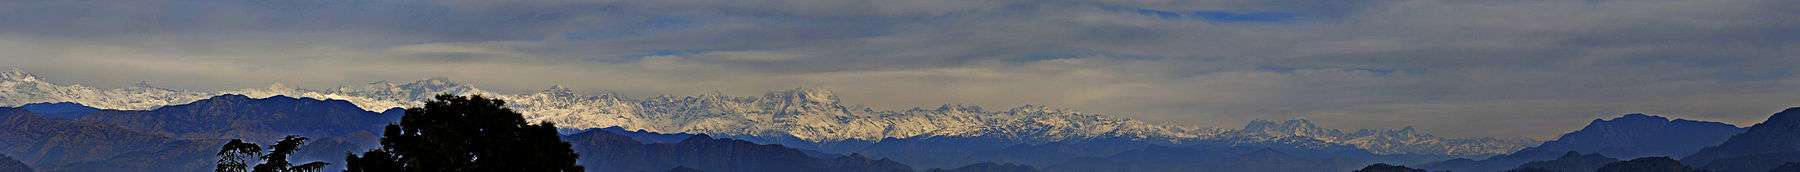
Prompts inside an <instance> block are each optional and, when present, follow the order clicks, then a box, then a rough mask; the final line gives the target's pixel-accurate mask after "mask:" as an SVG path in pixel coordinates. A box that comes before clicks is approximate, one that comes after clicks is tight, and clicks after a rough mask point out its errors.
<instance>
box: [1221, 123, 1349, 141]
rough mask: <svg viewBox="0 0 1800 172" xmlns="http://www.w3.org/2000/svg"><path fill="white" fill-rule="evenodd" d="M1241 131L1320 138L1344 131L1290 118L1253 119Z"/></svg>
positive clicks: (1333, 135)
mask: <svg viewBox="0 0 1800 172" xmlns="http://www.w3.org/2000/svg"><path fill="white" fill-rule="evenodd" d="M1242 131H1243V132H1247V133H1255V134H1265V135H1269V136H1276V137H1313V138H1320V137H1321V136H1325V137H1335V136H1340V135H1344V133H1343V132H1342V131H1338V130H1337V129H1329V128H1324V127H1319V125H1317V124H1313V122H1312V121H1308V120H1306V119H1292V120H1287V121H1282V122H1280V123H1276V122H1272V121H1266V120H1255V121H1250V123H1249V124H1246V125H1244V129H1243V130H1242ZM1327 139H1329V138H1327Z"/></svg>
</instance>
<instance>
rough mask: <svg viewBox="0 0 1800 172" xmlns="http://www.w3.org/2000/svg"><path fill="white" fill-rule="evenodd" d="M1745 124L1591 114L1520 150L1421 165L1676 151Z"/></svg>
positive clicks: (1472, 165) (1494, 166) (1482, 165)
mask: <svg viewBox="0 0 1800 172" xmlns="http://www.w3.org/2000/svg"><path fill="white" fill-rule="evenodd" d="M1743 132H1744V129H1743V128H1738V127H1737V126H1734V125H1731V124H1725V123H1719V122H1708V121H1695V120H1686V119H1669V118H1666V117H1661V116H1653V115H1645V114H1626V115H1622V116H1620V117H1617V118H1612V119H1594V120H1593V121H1592V122H1589V123H1588V125H1587V126H1586V127H1582V129H1580V130H1576V131H1572V132H1569V133H1566V134H1563V135H1562V136H1560V137H1558V138H1557V139H1556V140H1552V141H1548V142H1544V143H1543V144H1539V145H1538V146H1534V147H1529V148H1525V149H1522V150H1519V151H1518V152H1513V153H1510V154H1506V155H1501V156H1495V157H1492V158H1487V159H1482V160H1472V159H1453V160H1447V161H1442V162H1435V163H1429V164H1423V165H1419V166H1418V167H1420V168H1425V169H1430V170H1450V171H1502V170H1507V169H1512V168H1514V167H1516V166H1518V165H1520V164H1525V163H1527V162H1531V161H1542V160H1552V159H1556V158H1558V157H1559V156H1560V155H1566V154H1567V153H1568V152H1570V151H1574V152H1587V153H1593V154H1599V155H1605V156H1607V157H1617V158H1638V157H1651V156H1661V157H1680V156H1684V155H1687V154H1691V153H1693V152H1694V151H1697V150H1700V148H1704V147H1707V146H1712V145H1717V144H1719V143H1721V142H1724V141H1725V139H1726V138H1727V137H1730V136H1731V135H1734V134H1738V133H1743Z"/></svg>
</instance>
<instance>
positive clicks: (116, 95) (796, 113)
mask: <svg viewBox="0 0 1800 172" xmlns="http://www.w3.org/2000/svg"><path fill="white" fill-rule="evenodd" d="M219 94H242V95H246V96H249V97H253V98H263V97H271V96H276V95H285V96H290V97H310V98H318V99H337V100H345V101H350V102H352V103H355V104H356V105H357V106H359V107H361V108H363V109H366V110H369V111H376V112H379V111H383V110H386V109H389V108H394V107H411V106H416V105H421V104H423V103H424V101H426V100H430V99H432V98H433V97H434V96H436V95H439V94H451V95H486V96H493V97H497V98H501V99H503V100H506V101H507V102H508V106H509V107H511V108H513V109H514V110H518V111H520V112H521V113H523V114H525V115H526V118H527V119H528V120H531V121H541V122H554V123H556V124H557V125H558V126H559V127H566V128H604V127H612V126H619V127H623V128H625V129H629V130H639V129H642V130H646V131H654V132H664V133H674V132H687V133H707V134H716V135H752V136H792V137H795V138H799V139H805V140H812V141H834V140H848V139H856V140H880V139H883V138H909V137H922V136H951V137H995V138H1014V139H1037V140H1065V139H1082V138H1099V137H1124V138H1135V139H1146V140H1165V141H1184V140H1195V139H1237V140H1242V141H1284V140H1285V141H1290V142H1291V141H1295V140H1317V142H1320V143H1325V144H1348V145H1356V146H1357V147H1359V148H1364V149H1370V150H1371V152H1376V153H1384V154H1385V153H1418V154H1450V155H1483V154H1497V153H1505V152H1510V151H1513V150H1517V149H1518V148H1519V147H1523V145H1524V144H1523V143H1514V142H1506V141H1501V140H1493V139H1487V140H1482V139H1448V138H1439V137H1433V136H1430V135H1424V134H1418V133H1414V132H1413V131H1412V130H1410V129H1403V130H1401V131H1374V130H1364V131H1359V132H1357V133H1344V132H1341V131H1338V130H1335V129H1324V128H1318V127H1317V126H1313V125H1311V123H1310V122H1307V121H1297V122H1296V121H1288V122H1286V123H1282V124H1275V123H1272V122H1268V121H1258V122H1253V123H1251V124H1250V125H1248V126H1246V127H1245V128H1244V129H1242V130H1229V129H1220V128H1203V127H1185V126H1175V125H1160V124H1150V123H1145V122H1142V121H1137V120H1131V119H1124V118H1114V117H1109V116H1104V115H1099V114H1093V113H1085V112H1079V111H1073V110H1067V109H1055V108H1050V107H1045V106H1037V105H1026V106H1021V107H1016V108H1011V109H1005V110H995V111H990V110H984V109H982V108H981V107H976V106H968V105H943V106H941V107H938V108H935V109H927V108H912V109H905V110H875V109H873V108H868V107H864V106H861V105H847V104H843V103H841V102H839V101H838V98H837V97H836V95H833V94H832V93H831V92H830V91H826V90H819V89H803V88H802V89H791V90H778V91H771V92H768V93H765V94H763V95H761V96H745V97H737V96H726V95H721V94H705V95H695V96H679V97H677V96H668V95H663V96H653V97H643V98H633V97H625V96H619V95H616V94H612V93H600V94H595V95H585V94H577V93H575V92H574V91H572V90H570V89H568V88H564V87H561V86H552V87H550V88H547V89H544V90H541V91H536V92H530V93H524V94H498V93H493V92H487V91H483V90H481V89H477V88H475V87H473V86H471V85H468V84H462V83H456V82H452V81H451V80H449V79H447V78H442V77H438V78H430V79H425V80H419V81H414V82H409V83H395V82H387V81H382V82H374V83H369V84H363V85H351V86H339V87H337V88H335V89H328V90H308V89H300V88H293V87H288V86H285V85H282V84H279V83H277V84H272V85H271V86H269V87H267V88H252V89H241V90H229V91H220V92H201V91H179V90H170V89H162V88H156V87H151V86H149V85H148V84H139V85H138V86H133V87H128V88H121V89H112V90H100V89H95V88H91V87H85V86H80V85H68V86H62V85H55V84H51V83H47V82H43V81H40V80H37V79H36V78H35V77H34V76H32V75H30V74H27V73H25V72H23V71H19V70H17V69H14V70H12V71H10V72H5V73H0V106H19V105H23V104H27V103H39V102H75V103H80V104H84V105H90V106H94V107H96V108H104V109H130V110H143V109H152V108H156V107H160V106H164V105H175V104H185V103H188V102H192V101H195V100H199V99H204V98H206V97H210V96H213V95H219ZM1290 123H1291V124H1290ZM1223 135H1230V136H1229V137H1223Z"/></svg>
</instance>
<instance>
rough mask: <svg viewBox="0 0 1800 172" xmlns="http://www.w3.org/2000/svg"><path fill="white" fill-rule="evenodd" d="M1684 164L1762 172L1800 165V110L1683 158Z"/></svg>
mask: <svg viewBox="0 0 1800 172" xmlns="http://www.w3.org/2000/svg"><path fill="white" fill-rule="evenodd" d="M1681 162H1683V163H1685V164H1689V165H1693V166H1696V167H1700V168H1702V169H1706V170H1711V171H1718V172H1739V171H1757V172H1760V171H1768V170H1769V169H1774V168H1776V167H1779V166H1781V165H1783V164H1788V163H1794V162H1800V107H1793V108H1788V109H1785V110H1782V111H1781V112H1776V113H1775V114H1774V115H1770V116H1769V119H1768V120H1765V121H1763V122H1762V123H1759V124H1756V125H1752V126H1750V128H1749V130H1748V131H1745V132H1744V133H1742V134H1737V135H1733V136H1731V138H1730V139H1728V140H1725V142H1724V143H1721V144H1718V145H1717V146H1711V147H1706V148H1705V149H1701V150H1700V151H1699V152H1695V153H1694V154H1693V155H1689V156H1687V157H1683V158H1682V159H1681Z"/></svg>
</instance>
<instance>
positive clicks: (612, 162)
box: [563, 129, 913, 172]
mask: <svg viewBox="0 0 1800 172" xmlns="http://www.w3.org/2000/svg"><path fill="white" fill-rule="evenodd" d="M563 140H564V141H568V142H569V143H570V144H572V147H573V148H574V149H575V151H576V152H577V153H579V154H581V155H582V156H581V160H580V162H581V165H583V166H585V167H587V168H588V171H669V170H674V169H677V167H679V168H680V169H682V170H700V171H713V172H731V171H871V172H874V171H881V172H898V171H912V170H913V169H912V167H909V166H907V165H905V164H900V163H898V162H894V161H892V160H887V159H870V158H867V157H864V156H862V155H858V154H851V155H849V156H843V157H838V158H819V157H813V156H809V155H807V154H806V153H804V152H803V151H801V150H797V149H793V148H787V147H783V146H780V145H765V144H756V143H751V142H747V141H741V140H733V139H715V138H712V137H708V136H706V135H694V136H691V137H687V138H686V139H685V140H682V141H680V142H674V143H646V142H641V141H639V140H634V139H633V138H631V137H628V136H624V135H619V134H614V133H612V132H607V131H603V130H598V129H596V130H588V131H586V132H581V133H576V134H572V135H568V136H564V137H563Z"/></svg>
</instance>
